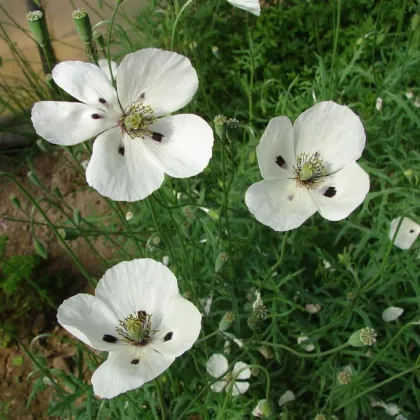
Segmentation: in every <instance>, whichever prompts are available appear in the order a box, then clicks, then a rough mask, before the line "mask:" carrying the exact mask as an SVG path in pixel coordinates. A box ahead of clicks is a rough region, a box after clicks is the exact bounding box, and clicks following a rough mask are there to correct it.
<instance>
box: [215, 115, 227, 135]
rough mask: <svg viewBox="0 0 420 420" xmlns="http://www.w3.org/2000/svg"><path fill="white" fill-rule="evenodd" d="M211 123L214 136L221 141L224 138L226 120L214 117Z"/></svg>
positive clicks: (223, 117) (222, 117) (220, 116)
mask: <svg viewBox="0 0 420 420" xmlns="http://www.w3.org/2000/svg"><path fill="white" fill-rule="evenodd" d="M213 122H214V128H215V130H216V134H217V135H218V136H219V138H220V139H221V140H223V139H224V138H225V136H226V123H227V118H226V117H225V116H224V115H216V117H214V120H213Z"/></svg>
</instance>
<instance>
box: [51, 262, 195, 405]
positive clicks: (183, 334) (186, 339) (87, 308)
mask: <svg viewBox="0 0 420 420" xmlns="http://www.w3.org/2000/svg"><path fill="white" fill-rule="evenodd" d="M57 318H58V322H59V323H60V324H61V325H62V326H63V327H64V328H65V329H66V330H67V331H69V332H70V333H71V334H73V335H74V336H75V337H77V338H78V339H79V340H81V341H83V342H84V343H85V344H88V345H89V346H91V347H93V348H95V349H98V350H102V351H109V352H110V353H109V356H108V359H107V360H106V361H105V362H104V363H103V364H102V365H101V366H100V367H99V368H98V369H97V370H96V371H95V372H94V374H93V376H92V384H93V389H94V392H95V394H96V395H98V396H100V397H103V398H113V397H115V396H116V395H118V394H120V393H122V392H126V391H128V390H130V389H134V388H138V387H140V386H142V385H143V384H144V383H145V382H148V381H150V380H152V379H154V378H155V377H157V376H158V375H160V374H161V373H162V372H163V371H165V370H166V369H167V368H168V367H169V366H170V365H171V364H172V363H173V361H174V360H175V358H176V357H178V356H180V355H181V354H183V353H184V352H185V351H187V350H188V349H190V348H191V346H192V345H193V343H194V342H195V340H196V339H197V337H198V335H199V333H200V329H201V315H200V312H199V311H198V309H197V308H196V307H195V306H194V305H193V304H192V303H191V302H189V301H188V300H186V299H184V298H183V297H182V296H181V295H180V294H179V291H178V284H177V280H176V278H175V276H174V275H173V274H172V272H171V271H170V270H169V269H168V268H167V267H165V266H164V265H163V264H161V263H159V262H156V261H154V260H151V259H148V258H145V259H137V260H133V261H130V262H122V263H120V264H117V265H116V266H114V267H112V268H111V269H109V270H108V271H107V272H106V273H105V275H104V277H103V278H102V279H101V280H100V281H99V283H98V286H97V287H96V291H95V296H92V295H88V294H83V293H80V294H78V295H76V296H73V297H71V298H70V299H67V300H65V301H64V302H63V304H62V305H60V307H59V308H58V315H57Z"/></svg>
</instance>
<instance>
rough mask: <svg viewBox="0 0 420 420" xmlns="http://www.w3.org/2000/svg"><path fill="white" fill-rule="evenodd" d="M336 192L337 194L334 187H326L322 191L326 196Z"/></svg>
mask: <svg viewBox="0 0 420 420" xmlns="http://www.w3.org/2000/svg"><path fill="white" fill-rule="evenodd" d="M336 194H337V190H336V189H335V187H328V188H327V189H326V190H325V192H324V196H325V197H328V198H332V197H334V196H335V195H336Z"/></svg>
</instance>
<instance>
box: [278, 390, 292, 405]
mask: <svg viewBox="0 0 420 420" xmlns="http://www.w3.org/2000/svg"><path fill="white" fill-rule="evenodd" d="M295 399H296V396H295V394H294V393H293V392H292V391H290V390H288V391H286V392H285V393H284V394H283V395H282V396H281V397H280V398H279V406H280V407H281V406H282V405H284V404H286V403H288V402H290V401H293V400H295Z"/></svg>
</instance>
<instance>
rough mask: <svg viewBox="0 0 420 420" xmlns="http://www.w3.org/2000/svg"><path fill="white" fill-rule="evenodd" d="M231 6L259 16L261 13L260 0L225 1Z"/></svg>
mask: <svg viewBox="0 0 420 420" xmlns="http://www.w3.org/2000/svg"><path fill="white" fill-rule="evenodd" d="M227 1H228V2H229V3H230V4H231V5H232V6H235V7H238V8H239V9H242V10H245V11H247V12H250V13H252V14H253V15H255V16H259V15H260V12H261V6H260V0H227Z"/></svg>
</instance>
